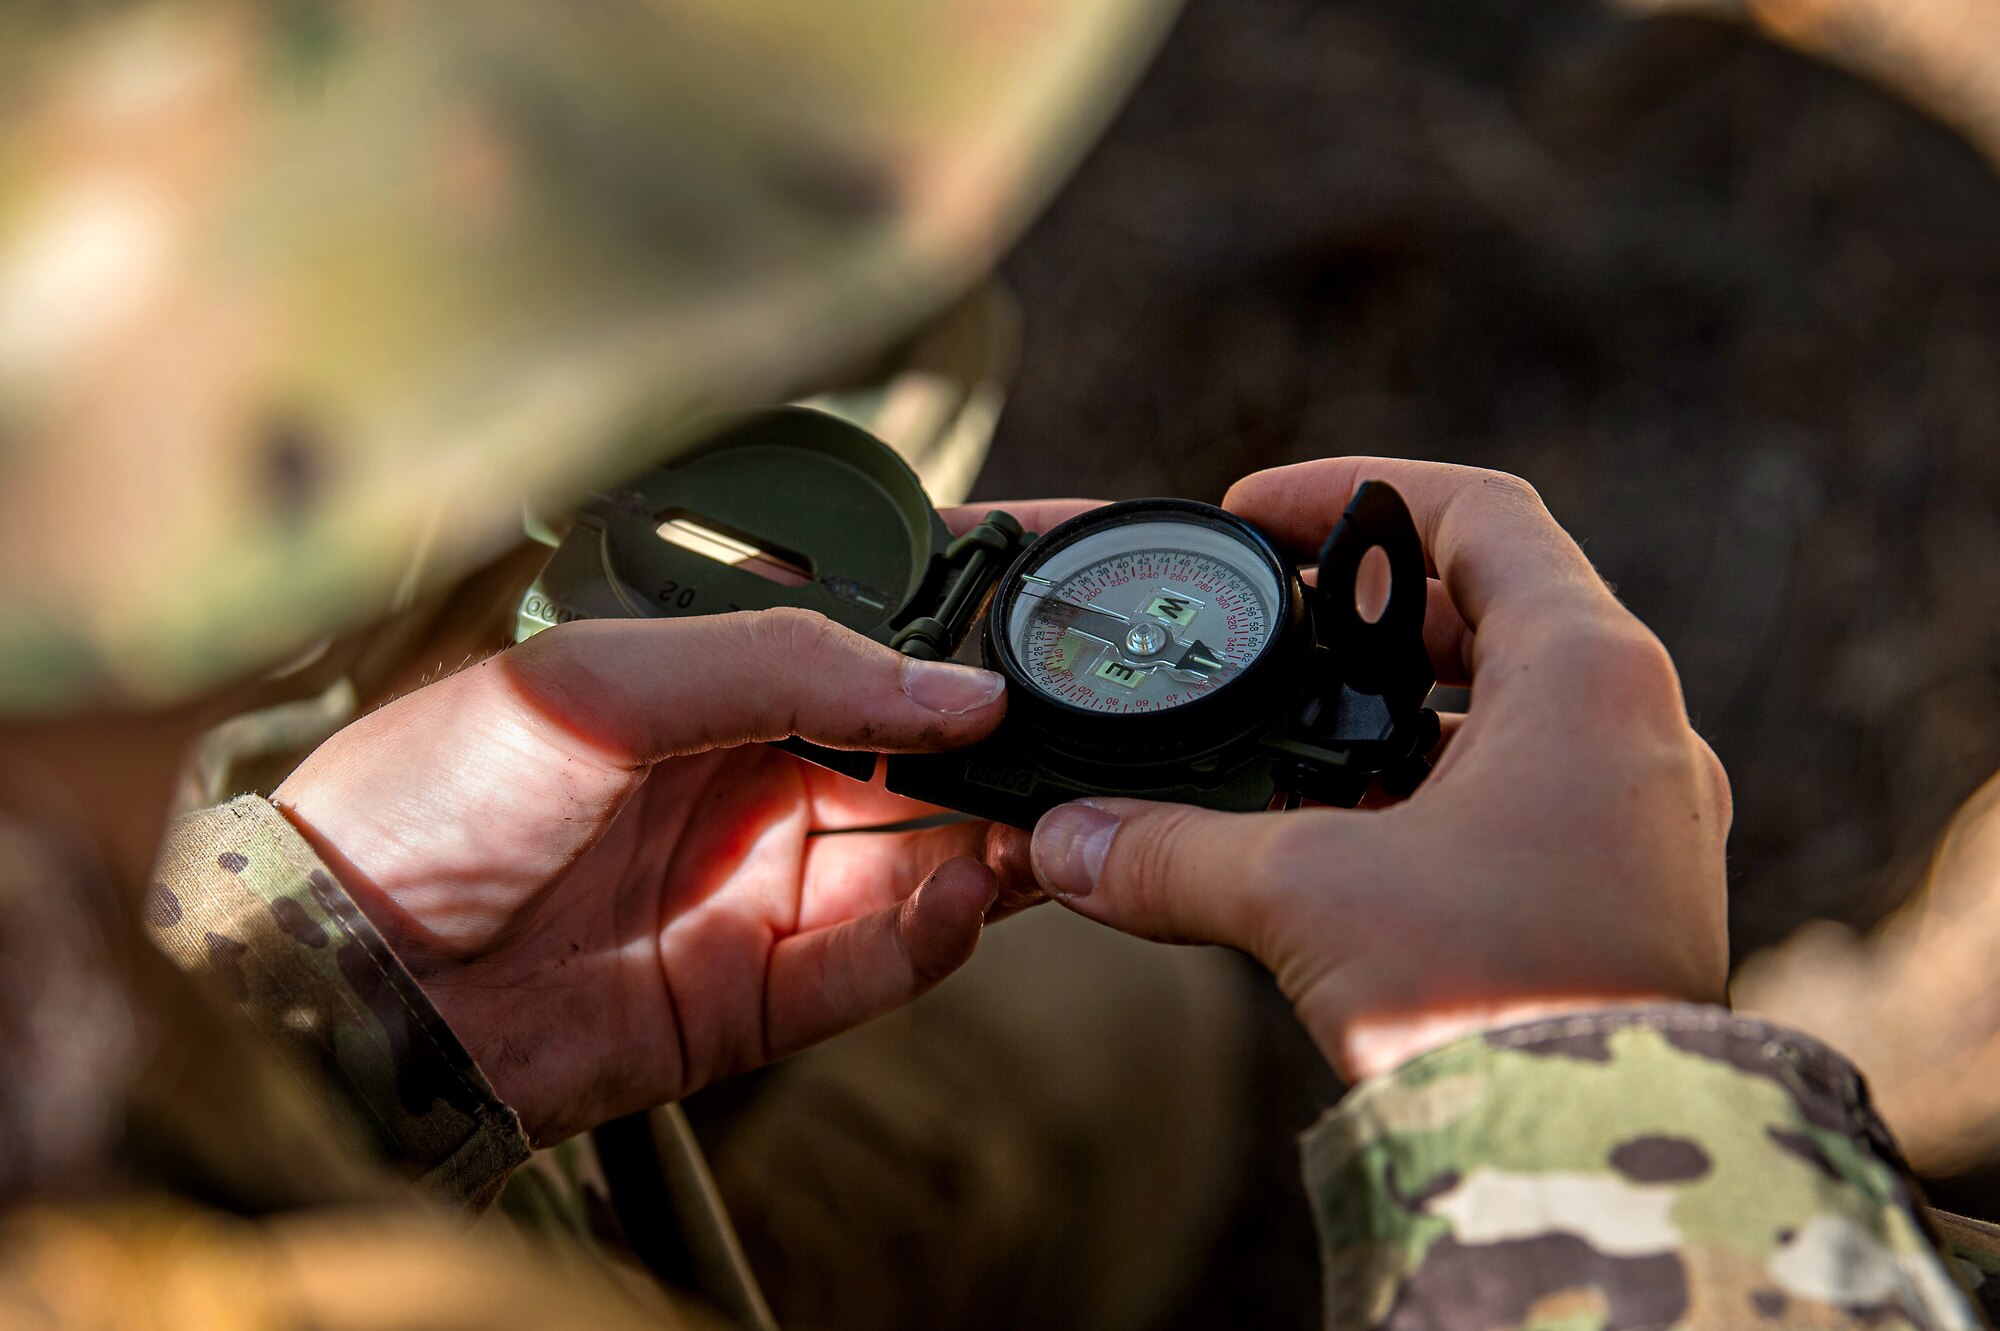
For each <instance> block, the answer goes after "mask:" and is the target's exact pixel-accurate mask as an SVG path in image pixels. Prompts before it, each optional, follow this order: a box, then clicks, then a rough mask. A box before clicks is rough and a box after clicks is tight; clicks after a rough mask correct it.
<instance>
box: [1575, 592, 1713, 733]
mask: <svg viewBox="0 0 2000 1331" xmlns="http://www.w3.org/2000/svg"><path fill="white" fill-rule="evenodd" d="M1563 651H1564V653H1565V655H1566V656H1567V657H1568V665H1569V673H1570V684H1571V687H1572V688H1573V689H1574V690H1575V692H1576V696H1577V701H1578V702H1579V703H1580V704H1581V705H1583V706H1584V707H1585V708H1587V709H1588V710H1589V711H1590V712H1592V713H1593V714H1594V715H1598V716H1601V717H1603V718H1604V719H1606V720H1611V721H1617V720H1621V719H1623V720H1628V721H1635V722H1646V723H1653V724H1662V723H1664V724H1668V725H1671V726H1673V727H1675V728H1678V729H1686V727H1687V709H1686V706H1685V704H1684V703H1683V702H1682V700H1681V680H1680V672H1679V671H1678V670H1676V669H1675V668H1674V660H1673V657H1671V656H1669V655H1668V654H1667V649H1666V647H1665V646H1664V645H1663V644H1662V643H1661V642H1660V640H1659V639H1658V638H1656V637H1654V636H1653V634H1652V632H1651V631H1650V630H1648V629H1647V628H1646V627H1645V626H1644V625H1642V624H1640V623H1639V622H1638V621H1637V620H1636V619H1631V618H1629V616H1628V617H1622V622H1615V623H1610V624H1604V625H1595V626H1592V627H1591V628H1589V629H1586V630H1583V631H1580V632H1577V633H1573V634H1571V635H1570V636H1569V638H1568V640H1567V641H1566V642H1565V643H1564V644H1563Z"/></svg>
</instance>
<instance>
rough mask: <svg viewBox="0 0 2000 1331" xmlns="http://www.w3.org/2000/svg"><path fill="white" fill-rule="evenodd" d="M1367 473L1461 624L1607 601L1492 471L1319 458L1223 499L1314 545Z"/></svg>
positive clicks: (1533, 506) (1575, 551) (1574, 549)
mask: <svg viewBox="0 0 2000 1331" xmlns="http://www.w3.org/2000/svg"><path fill="white" fill-rule="evenodd" d="M1369 480H1383V481H1387V482H1389V483H1390V484H1391V485H1393V486H1395V487H1396V490H1397V492H1398V493H1399V494H1401V495H1402V496H1403V500H1404V502H1405V503H1407V504H1408V505H1409V507H1410V515H1411V517H1412V518H1414V519H1415V520H1416V525H1417V531H1418V534H1419V535H1420V536H1422V538H1423V544H1424V551H1425V554H1426V556H1427V558H1428V561H1429V564H1430V571H1431V572H1432V573H1433V574H1434V575H1436V576H1437V577H1439V578H1441V579H1442V580H1443V582H1444V585H1445V586H1446V587H1447V588H1448V589H1449V590H1450V592H1451V599H1452V602H1453V604H1454V605H1455V606H1456V607H1457V609H1458V612H1459V614H1460V616H1461V617H1462V618H1463V620H1464V622H1465V624H1466V626H1467V627H1468V628H1471V629H1473V630H1475V631H1477V630H1478V629H1480V628H1481V627H1482V626H1483V625H1484V622H1485V621H1486V620H1487V619H1488V618H1489V617H1490V616H1492V615H1494V614H1496V613H1497V614H1500V615H1502V616H1503V617H1504V616H1507V615H1508V614H1510V613H1515V614H1517V615H1518V614H1526V613H1528V612H1530V611H1538V610H1542V609H1546V608H1549V607H1551V606H1555V607H1560V608H1567V609H1588V610H1590V611H1593V612H1596V613H1609V612H1611V611H1612V610H1614V609H1616V608H1617V603H1616V601H1615V600H1613V599H1612V597H1611V594H1610V591H1609V589H1608V588H1606V587H1605V585H1604V582H1603V579H1601V578H1599V577H1598V576H1597V572H1596V570H1595V569H1593V568H1591V566H1590V561H1589V560H1587V559H1585V558H1584V556H1583V551H1582V550H1581V549H1580V548H1579V547H1578V546H1577V544H1576V542H1575V541H1573V540H1571V539H1570V537H1569V534H1568V533H1567V532H1565V531H1563V529H1562V528H1561V527H1560V526H1558V525H1557V524H1556V521H1555V519H1554V518H1552V517H1550V516H1549V512H1548V510H1547V509H1546V508H1545V507H1543V506H1542V502H1541V500H1540V498H1539V497H1538V496H1537V495H1536V494H1535V492H1534V490H1533V488H1532V487H1530V486H1529V485H1528V484H1527V483H1526V482H1524V481H1522V480H1520V479H1519V478H1517V477H1513V476H1507V475H1504V474H1502V473H1500V472H1492V471H1481V470H1479V469H1477V468H1473V467H1459V466H1452V465H1448V464H1445V463H1438V462H1412V461H1408V460H1405V459H1401V458H1329V459H1325V460H1322V461H1319V462H1305V463H1299V464H1297V465H1295V466H1290V467H1277V468H1274V469H1272V470H1270V471H1262V472H1258V473H1256V474H1255V475H1253V476H1247V477H1245V478H1244V479H1243V480H1240V481H1238V482H1237V483H1236V484H1235V485H1234V486H1232V487H1231V488H1230V491H1229V494H1228V496H1227V497H1225V498H1224V500H1223V504H1224V506H1225V507H1227V508H1229V509H1230V510H1231V511H1233V512H1236V513H1239V514H1241V515H1242V516H1243V517H1246V518H1248V519H1249V520H1250V521H1252V522H1254V523H1256V524H1257V525H1258V526H1260V527H1262V528H1263V529H1264V530H1265V531H1266V532H1267V533H1269V534H1270V536H1271V537H1272V538H1273V539H1274V540H1276V541H1278V542H1279V543H1280V544H1283V545H1286V546H1288V547H1291V548H1294V549H1300V550H1305V549H1315V550H1316V549H1318V548H1319V545H1320V543H1321V542H1323V541H1324V540H1325V539H1326V536H1327V533H1328V532H1330V531H1331V530H1332V529H1333V525H1334V524H1335V523H1336V522H1338V521H1339V519H1340V514H1341V512H1342V510H1343V509H1345V508H1346V506H1347V502H1348V500H1349V499H1351V498H1352V497H1353V495H1354V491H1355V490H1357V489H1358V488H1360V486H1361V483H1362V482H1363V481H1369Z"/></svg>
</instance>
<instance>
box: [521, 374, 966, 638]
mask: <svg viewBox="0 0 2000 1331" xmlns="http://www.w3.org/2000/svg"><path fill="white" fill-rule="evenodd" d="M950 543H951V533H950V532H949V530H947V528H946V527H945V524H944V520H943V519H942V518H940V517H939V516H938V513H937V510H936V509H934V508H933V507H932V506H931V503H930V500H929V498H928V497H926V496H925V494H924V491H923V487H922V485H920V484H919V483H918V481H917V477H916V474H915V473H914V472H912V471H911V470H910V468H909V466H908V464H906V463H905V462H904V461H903V460H902V459H901V458H900V457H898V456H897V455H896V453H895V452H894V450H892V449H890V448H888V447H887V446H886V445H884V444H882V443H881V442H880V441H879V440H877V439H875V438H874V437H873V436H872V435H870V434H868V433H867V432H866V431H864V430H861V429H859V428H857V427H855V426H853V425H850V424H848V423H847V422H845V421H842V420H840V419H838V418H837V417H834V416H828V415H825V414H823V413H820V412H817V411H811V410H807V409H805V408H801V407H787V408H781V409H777V410H770V411H759V412H754V413H751V414H748V415H745V416H742V417H739V418H736V419H735V420H734V421H733V422H732V423H729V424H727V425H725V426H724V427H723V428H721V429H720V430H717V431H715V432H714V433H713V435H712V436H711V439H710V441H709V442H708V443H706V444H705V445H703V446H701V447H700V448H698V449H697V450H696V451H694V452H692V453H689V454H685V455H683V456H681V457H679V458H678V459H676V460H675V461H674V462H673V463H672V464H671V465H666V466H660V467H655V468H653V469H651V470H649V471H646V472H644V473H642V474H640V475H639V476H637V477H634V478H633V479H632V480H630V481H628V482H626V483H625V484H624V485H622V486H620V487H618V488H617V489H615V490H610V491H607V492H604V493H602V494H600V495H597V496H596V497H594V498H593V499H592V500H591V501H590V502H589V503H588V504H586V505H585V506H584V507H582V508H581V509H579V510H578V511H577V513H576V516H575V524H574V526H573V527H572V528H571V530H570V531H569V533H568V534H567V535H566V536H565V537H564V538H563V540H562V542H561V544H560V546H559V547H558V549H557V552H556V554H555V556H554V557H553V558H551V560H550V561H549V564H548V566H547V568H545V569H544V570H543V573H542V576H541V577H540V578H539V579H538V580H537V581H536V583H535V586H534V587H533V588H532V589H531V590H530V591H529V593H528V595H527V597H526V598H525V599H524V601H523V602H522V612H521V624H520V636H522V637H526V636H528V635H529V634H530V633H533V632H535V631H536V630H538V629H540V628H544V627H547V626H548V625H549V624H553V623H560V622H563V621H565V620H568V619H573V618H595V617H599V616H605V615H613V616H635V615H636V616H659V615H701V614H718V613H724V612H727V611H731V610H765V609H770V608H772V607H775V606H796V607H800V608H803V609H807V610H816V611H818V612H819V613H821V614H823V615H825V616H827V618H829V619H832V620H834V621H835V622H836V623H839V624H842V625H845V626H846V627H848V628H851V629H854V630H855V631H857V632H859V633H864V634H867V635H869V636H870V637H874V638H877V639H880V640H882V641H887V640H888V639H889V637H890V635H891V633H892V632H893V630H894V628H895V627H896V626H897V625H898V624H900V623H901V622H902V621H903V620H905V619H906V618H907V617H908V615H907V612H908V611H909V610H910V608H911V607H912V606H913V605H914V604H916V603H917V601H918V600H919V598H920V596H923V595H924V594H925V591H926V584H927V583H929V582H931V581H932V580H933V573H934V568H935V566H936V563H937V560H938V558H939V557H940V556H941V555H942V554H943V553H944V551H945V550H946V548H947V547H948V546H949V545H950Z"/></svg>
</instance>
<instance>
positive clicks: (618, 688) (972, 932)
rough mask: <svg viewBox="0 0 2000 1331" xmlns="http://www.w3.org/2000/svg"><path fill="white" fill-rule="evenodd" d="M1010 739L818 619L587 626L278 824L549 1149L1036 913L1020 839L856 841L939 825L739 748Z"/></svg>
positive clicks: (333, 783)
mask: <svg viewBox="0 0 2000 1331" xmlns="http://www.w3.org/2000/svg"><path fill="white" fill-rule="evenodd" d="M1086 507H1089V505H1087V504H1083V503H1078V502H1071V501H1055V502H1050V503H1044V504H1030V505H1020V506H1011V511H1013V512H1014V513H1015V514H1016V516H1018V517H1020V518H1021V519H1022V520H1023V521H1024V522H1026V523H1028V524H1029V525H1030V526H1046V525H1048V524H1052V523H1054V522H1056V521H1060V520H1061V519H1062V518H1064V517H1067V516H1069V515H1070V514H1072V513H1075V512H1078V511H1081V510H1082V509H1083V508H1086ZM985 511H986V506H981V507H980V508H978V509H966V510H957V511H955V512H952V513H948V514H947V515H946V516H947V519H948V520H949V521H951V522H952V523H953V525H954V527H955V528H964V527H968V526H970V525H971V524H972V523H975V522H977V521H978V519H979V517H980V516H981V515H982V514H983V513H984V512H985ZM1004 710H1005V708H1004V700H1003V697H1002V685H1001V679H1000V677H999V676H998V675H994V674H991V673H989V672H987V671H983V670H974V669H971V668H969V667H965V666H958V665H952V664H949V663H942V662H939V663H929V662H919V661H913V660H910V659H908V658H905V657H903V656H901V655H899V654H898V653H896V652H893V651H891V650H889V649H888V648H887V647H883V646H880V645H878V644H875V643H872V642H869V641H868V640H866V639H864V638H862V637H860V636H858V635H856V634H853V633H850V632H847V631H846V630H843V629H840V628H838V627H836V626H835V625H833V624H832V623H830V622H829V621H827V620H825V619H823V618H821V617H820V616H818V615H814V614H811V613H808V612H805V611H767V612H763V613H758V614H733V615H718V616H712V617H707V618H695V619H677V620H595V621H580V622H577V623H572V624H564V625H560V626H558V627H556V628H553V629H549V630H547V631H545V632H543V633H540V634H537V635H536V636H535V637H533V638H531V639H529V640H528V641H527V642H525V643H522V644H520V645H519V646H516V647H513V648H510V649H508V650H507V651H504V652H502V653H500V654H499V655H497V656H494V657H491V658H489V659H488V660H486V661H483V662H481V663H480V664H478V665H476V666H473V667H470V668H468V669H466V670H463V671H460V672H459V673H457V674H455V675H452V676H450V677H448V678H446V679H442V680H439V681H438V682H436V683H434V684H431V685H428V686H426V687H424V688H421V689H418V690H416V691H415V692H412V693H410V694H408V695H406V696H404V697H402V698H399V699H398V700H396V701H395V702H393V703H390V704H389V705H388V706H386V707H383V708H382V709H380V710H379V711H376V712H374V713H372V714H371V715H369V716H366V717H364V718H362V719H361V720H359V721H356V722H355V723H354V724H352V725H350V726H348V727H347V728H346V729H344V730H342V731H341V732H340V733H339V734H337V735H335V736H334V737H333V738H332V739H330V740H329V741H327V743H326V744H324V745H322V746H321V747H320V748H319V749H318V750H317V751H316V752H314V753H313V755H312V756H311V757H310V758H308V759H307V760H306V761H305V763H303V764H302V765H301V766H300V767H299V768H298V770H297V771H295V772H294V773H293V774H292V775H291V776H290V777H289V778H288V779H287V780H286V781H285V782H284V783H283V784H282V785H281V786H280V787H279V788H278V790H277V791H276V793H275V794H274V796H273V799H274V801H275V802H276V803H277V804H278V805H279V807H280V808H282V809H283V810H284V812H285V814H286V816H287V817H289V818H290V819H291V821H292V823H293V824H294V825H295V826H296V827H297V828H298V829H299V830H300V832H301V833H302V834H304V835H305V837H306V838H307V839H308V840H309V841H310V842H311V843H312V844H313V846H314V848H315V849H316V850H318V851H319V853H320V855H321V856H322V858H324V859H325V860H326V861H327V863H328V865H329V866H330V867H331V868H333V870H334V871H335V872H336V873H337V874H338V875H339V877H340V879H341V881H342V883H343V884H344V885H345V886H346V888H347V889H348V891H349V892H350V893H351V894H352V895H353V897H354V898H355V900H356V901H357V903H358V904H359V905H360V906H361V908H362V910H363V911H364V912H365V913H366V914H367V915H368V916H369V918H370V919H371V920H372V921H373V922H374V923H375V925H376V927H377V928H379V929H380V930H381V931H382V932H383V934H384V935H385V937H386V938H387V939H388V941H389V943H390V945H391V946H392V947H393V948H394V949H395V950H396V952H397V954H398V956H400V957H401V958H402V959H403V961H404V962H405V964H407V965H408V966H409V968H410V970H411V972H412V973H413V974H414V975H415V976H416V977H417V979H418V980H419V982H421V983H422V985H423V986H424V989H425V992H426V993H427V994H429V995H430V997H431V999H432V1000H433V1001H434V1002H435V1003H436V1004H437V1006H438V1009H439V1011H440V1012H441V1013H442V1014H443V1015H444V1017H445V1020H446V1021H447V1022H449V1023H450V1025H451V1027H452V1029H453V1030H454V1031H455V1032H456V1033H457V1034H458V1036H459V1038H460V1039H461V1040H462V1041H463V1042H464V1043H465V1045H466V1047H467V1048H468V1049H469V1050H470V1051H471V1052H472V1054H473V1056H474V1058H475V1059H477V1060H478V1062H479V1063H480V1065H481V1067H482V1068H483V1069H484V1070H485V1071H486V1073H487V1075H488V1077H489V1078H490V1079H491V1081H492V1082H493V1085H494V1088H495V1090H496V1091H498V1092H499V1094H500V1096H501V1098H502V1099H504V1100H506V1101H507V1102H508V1103H509V1104H510V1105H512V1106H513V1107H514V1109H515V1110H516V1112H518V1113H519V1114H520V1115H521V1117H522V1120H523V1123H524V1124H525V1126H526V1127H527V1129H528V1133H529V1136H530V1137H531V1139H533V1140H534V1141H536V1142H537V1143H546V1142H552V1141H556V1140H560V1139H561V1138H563V1137H566V1136H569V1135H571V1134H572V1133H575V1132H578V1131H581V1130H583V1129H586V1128H589V1127H591V1126H593V1125H595V1124H597V1123H599V1122H602V1121H604V1120H606V1119H608V1118H611V1117H615V1116H616V1115H618V1114H621V1113H627V1112H631V1111H633V1110H636V1109H641V1108H645V1107H648V1106H651V1105H655V1104H659V1103H662V1102H664V1101H666V1100H669V1099H675V1098H678V1097H681V1096H684V1095H687V1094H688V1093H690V1092H692V1091H694V1090H695V1089H697V1088H699V1087H700V1086H702V1085H704V1084H706V1083H708V1082H710V1081H713V1080H715V1079H717V1078H719V1077H723V1076H726V1075H729V1074H730V1073H733V1072H738V1071H742V1070H744V1069H746V1068H750V1067H753V1066H756V1065H759V1064H762V1063H765V1062H769V1061H770V1060H772V1059H775V1058H779V1057H782V1056H783V1055H785V1054H787V1053H789V1052H792V1051H794V1050H797V1049H800V1048H803V1047H804V1046H806V1045H809V1044H812V1043H814V1042H816V1041H818V1040H821V1039H824V1038H826V1037H828V1036H831V1035H834V1034H836V1033H838V1032H839V1031H842V1030H845V1029H847V1028H848V1027H851V1026H854V1025H857V1024H859V1023H861V1022H863V1021H866V1020H868V1019H869V1018H871V1017H874V1016H877V1015H880V1014H882V1013H884V1012H887V1011H889V1010H891V1009H893V1008H895V1007H897V1006H899V1005H900V1004H902V1003H905V1002H907V1001H909V1000H910V999H912V998H914V997H916V996H917V995H918V994H920V993H922V992H923V991H924V990H926V989H928V988H929V987H930V986H931V985H933V984H935V983H936V982H937V981H938V980H940V979H942V978H943V977H944V976H945V975H947V974H949V973H950V972H951V971H952V970H954V969H956V968H957V967H958V966H959V965H960V964H962V963H963V962H964V961H965V960H966V958H967V957H969V956H970V955H971V953H972V950H973V948H974V946H975V945H976V944H977V942H978V939H979V933H980V929H981V927H982V925H983V923H984V922H985V921H986V920H988V919H992V918H996V917H998V916H999V915H1001V914H1004V913H1006V912H1008V911H1011V910H1015V909H1018V908H1020V907H1022V906H1025V905H1029V904H1033V903H1034V902H1035V901H1037V900H1039V899H1040V894H1039V892H1038V891H1037V890H1036V888H1035V885H1034V881H1033V878H1032V875H1031V874H1030V873H1029V870H1028V868H1027V863H1026V837H1025V835H1024V834H1022V833H1019V832H1016V831H1014V830H1012V829H1009V828H1004V827H997V826H993V825H990V824H986V823H975V822H959V823H954V824H949V825H946V826H939V827H932V828H928V829H924V830H917V831H907V832H901V833H872V832H858V831H851V830H847V829H857V828H868V827H877V826H881V825H884V824H890V823H896V822H899V821H903V820H907V819H911V818H917V817H922V816H924V815H928V814H933V813H937V812H939V810H937V809H935V808H933V807H932V806H930V805H926V804H921V803H919V802H917V801H913V800H908V799H904V798H902V797H900V796H896V795H891V794H889V793H888V792H887V791H885V790H884V789H883V788H882V787H881V785H880V784H879V782H878V783H877V784H873V785H863V784H861V783H858V782H854V781H851V780H849V779H847V778H845V777H841V776H837V775H835V774H833V773H831V772H827V771H825V770H823V769H821V768H818V767H816V766H814V765H812V764H810V763H807V762H804V761H802V760H800V759H797V758H794V757H792V756H790V755H788V754H786V753H784V752H782V751H780V750H777V749H773V748H769V747H766V746H763V745H760V744H755V743H753V742H752V741H757V740H771V739H778V738H782V737H784V736H787V735H799V736H802V737H804V738H806V739H809V740H812V741H814V742H817V743H821V744H827V745H832V746H836V747H843V748H865V749H877V750H923V749H941V748H950V747H953V746H955V745H960V744H966V743H970V742H972V741H973V740H976V739H978V738H979V737H980V736H982V735H984V734H986V733H987V732H988V731H989V730H991V729H992V728H993V726H994V725H995V724H996V723H997V722H998V721H999V719H1000V716H1001V714H1002V712H1003V711H1004ZM835 833H838V835H833V834H835Z"/></svg>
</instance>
